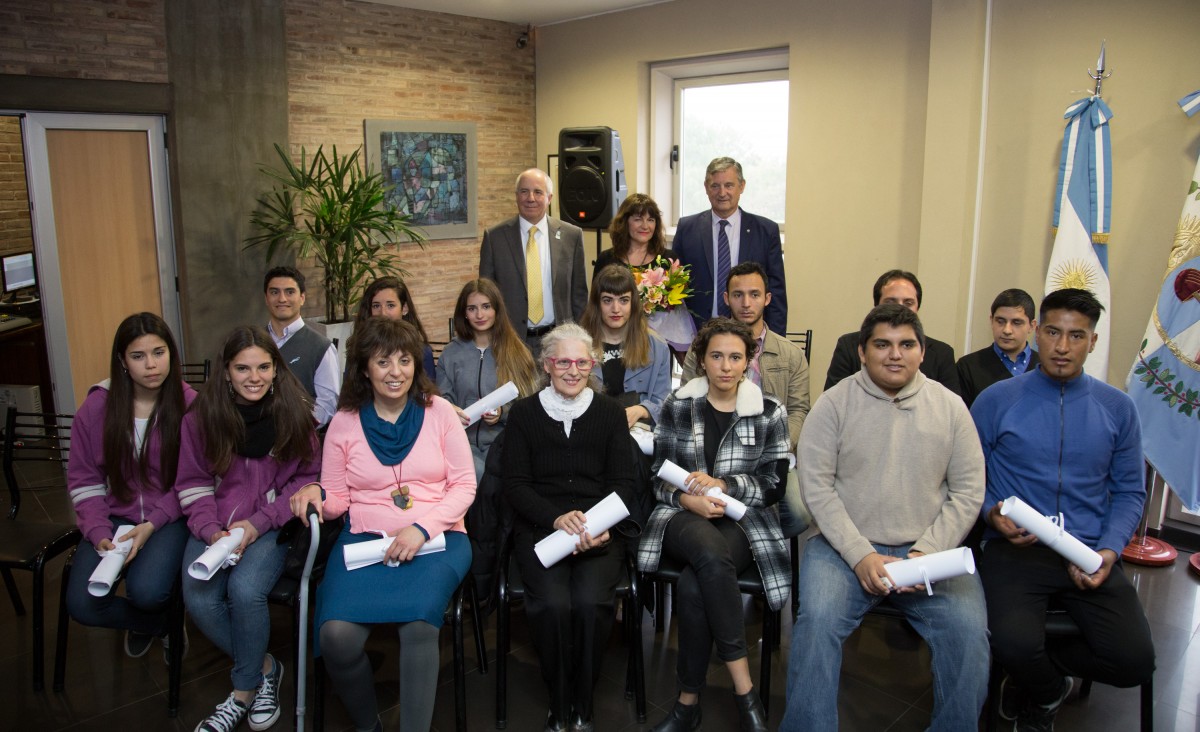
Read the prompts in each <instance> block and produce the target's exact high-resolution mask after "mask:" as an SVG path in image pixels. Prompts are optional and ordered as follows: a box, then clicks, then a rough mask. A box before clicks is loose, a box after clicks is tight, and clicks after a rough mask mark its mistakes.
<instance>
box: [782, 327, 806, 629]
mask: <svg viewBox="0 0 1200 732" xmlns="http://www.w3.org/2000/svg"><path fill="white" fill-rule="evenodd" d="M786 337H787V339H788V340H789V341H791V342H792V343H794V344H796V345H797V346H799V347H800V350H802V351H804V360H805V361H807V362H808V363H809V364H811V363H812V328H809V329H808V330H800V331H789V332H788V334H787V336H786ZM788 546H790V547H791V551H792V588H793V590H794V589H795V588H796V586H797V585H799V584H800V537H799V536H793V537H792V538H791V539H789V540H788ZM798 612H800V596H799V595H797V594H796V593H795V592H792V617H795V616H796V613H798Z"/></svg>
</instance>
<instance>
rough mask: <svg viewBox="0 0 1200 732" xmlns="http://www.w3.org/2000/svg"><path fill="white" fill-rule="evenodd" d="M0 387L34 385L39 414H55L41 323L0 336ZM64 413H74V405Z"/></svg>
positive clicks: (44, 334) (38, 321) (44, 337)
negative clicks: (39, 396) (39, 394)
mask: <svg viewBox="0 0 1200 732" xmlns="http://www.w3.org/2000/svg"><path fill="white" fill-rule="evenodd" d="M0 384H30V385H36V386H37V387H39V391H41V393H42V394H41V395H42V411H44V412H54V411H56V410H55V408H54V384H53V381H52V380H51V377H50V357H49V355H48V354H47V353H46V331H45V329H44V328H42V321H41V320H34V321H33V322H32V323H30V324H29V325H26V326H23V327H20V328H13V329H12V330H8V331H4V332H3V333H0ZM67 411H70V412H74V411H75V405H74V404H71V405H68V407H67Z"/></svg>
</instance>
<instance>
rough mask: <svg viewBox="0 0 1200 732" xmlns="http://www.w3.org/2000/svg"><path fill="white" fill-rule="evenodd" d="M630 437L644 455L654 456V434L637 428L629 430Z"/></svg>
mask: <svg viewBox="0 0 1200 732" xmlns="http://www.w3.org/2000/svg"><path fill="white" fill-rule="evenodd" d="M629 436H630V437H632V438H633V441H634V442H636V443H637V445H638V447H640V448H641V450H642V454H643V455H650V456H653V455H654V433H653V432H650V431H649V430H640V429H637V428H636V427H635V428H633V429H631V430H629Z"/></svg>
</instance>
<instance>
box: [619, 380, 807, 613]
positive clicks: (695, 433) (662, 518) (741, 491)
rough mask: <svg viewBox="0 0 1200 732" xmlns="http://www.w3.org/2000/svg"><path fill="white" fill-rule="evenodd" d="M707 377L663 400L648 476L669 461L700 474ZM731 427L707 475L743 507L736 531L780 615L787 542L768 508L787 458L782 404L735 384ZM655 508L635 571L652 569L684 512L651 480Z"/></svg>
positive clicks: (787, 578)
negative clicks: (667, 535) (782, 462)
mask: <svg viewBox="0 0 1200 732" xmlns="http://www.w3.org/2000/svg"><path fill="white" fill-rule="evenodd" d="M707 394H708V379H706V378H704V377H700V378H696V379H692V380H691V381H689V382H688V383H687V384H685V385H683V386H681V387H680V388H679V389H678V390H676V391H675V393H674V394H672V395H671V396H669V397H667V401H666V402H665V403H664V404H663V408H662V415H661V416H660V418H659V420H658V424H657V426H655V428H654V467H653V474H654V475H656V476H657V475H658V469H659V468H660V467H661V466H662V464H663V461H665V460H670V461H671V462H673V463H675V464H677V465H679V466H680V467H682V468H683V469H685V470H689V471H692V470H703V469H704V466H705V460H704V411H703V410H704V405H705V403H706V402H707ZM734 415H735V416H734V422H733V425H732V426H731V427H730V428H729V431H728V432H727V433H726V434H725V437H724V438H722V440H721V444H720V446H719V447H718V448H717V457H716V462H715V465H714V470H713V477H714V478H721V479H723V480H724V481H725V483H726V485H727V486H728V493H729V495H731V496H733V497H734V498H736V499H738V500H739V501H741V502H743V503H745V504H746V507H747V511H746V515H745V516H744V517H742V520H741V521H739V522H738V526H740V527H741V528H742V530H743V531H744V532H746V537H747V538H748V539H749V540H750V551H751V553H752V554H753V555H754V562H755V564H757V565H758V570H759V572H760V573H761V574H762V578H763V587H764V588H765V589H766V594H767V604H768V605H770V607H771V609H772V610H779V609H780V608H782V607H783V604H784V602H786V601H787V597H788V591H789V589H790V584H791V569H790V567H791V565H790V563H789V558H788V548H787V543H786V542H785V541H784V538H783V532H782V531H780V528H779V513H778V511H777V510H776V509H775V507H774V504H775V503H776V501H778V499H779V497H780V495H782V488H783V487H782V486H780V485H778V484H777V483H778V476H777V474H776V472H775V465H776V462H775V461H777V460H787V456H788V425H787V415H786V413H785V410H784V408H783V405H782V404H780V403H779V401H778V400H777V399H775V398H774V397H772V396H764V395H763V393H762V390H761V389H759V388H758V387H757V386H755V385H754V384H753V383H751V382H749V381H743V382H742V383H741V384H739V385H738V394H737V403H736V405H735V407H734ZM654 493H655V496H656V497H657V499H658V505H657V506H656V507H655V508H654V512H653V513H652V514H650V520H649V521H648V522H647V524H646V528H645V530H644V531H643V532H642V538H641V543H640V544H639V546H638V569H640V570H642V571H643V572H650V571H653V570H654V569H657V568H658V563H659V561H660V560H661V557H662V543H663V534H664V533H665V532H666V530H667V523H668V522H669V521H670V520H671V519H672V518H673V517H674V516H675V514H677V513H679V512H680V511H683V510H685V509H683V508H681V507H680V505H679V494H678V491H677V489H676V488H675V487H674V486H672V485H670V484H669V483H667V482H665V481H663V480H662V479H661V478H657V477H656V478H655V479H654Z"/></svg>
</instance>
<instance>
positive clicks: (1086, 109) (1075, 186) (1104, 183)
mask: <svg viewBox="0 0 1200 732" xmlns="http://www.w3.org/2000/svg"><path fill="white" fill-rule="evenodd" d="M1063 117H1064V118H1066V120H1067V128H1066V132H1065V133H1064V134H1063V143H1062V159H1061V161H1060V162H1059V167H1058V198H1057V200H1056V201H1055V202H1054V226H1055V227H1056V232H1055V236H1054V250H1053V251H1052V252H1051V254H1050V264H1049V265H1048V266H1047V268H1046V287H1045V294H1047V295H1048V294H1050V293H1051V292H1054V291H1055V290H1061V289H1063V288H1066V287H1076V288H1079V289H1083V290H1090V291H1091V293H1092V294H1093V295H1095V296H1096V299H1097V300H1099V301H1100V303H1101V304H1102V305H1104V314H1103V315H1101V316H1100V322H1099V323H1097V324H1096V334H1097V336H1098V337H1097V338H1096V348H1095V350H1094V351H1093V352H1092V355H1090V356H1089V357H1088V360H1087V363H1086V364H1085V365H1084V368H1085V370H1086V371H1087V373H1088V374H1090V375H1091V376H1094V377H1095V378H1097V379H1100V380H1101V381H1104V380H1106V378H1107V376H1108V347H1109V340H1110V339H1109V331H1110V328H1109V324H1110V323H1111V322H1112V305H1111V299H1112V298H1111V294H1110V292H1109V285H1108V249H1107V247H1108V230H1109V215H1110V213H1111V209H1112V169H1111V159H1112V143H1111V141H1110V139H1109V128H1108V121H1109V120H1110V119H1112V110H1111V109H1109V108H1108V105H1107V104H1105V103H1104V101H1103V100H1102V99H1100V97H1089V98H1087V99H1080V100H1079V101H1078V102H1075V103H1074V104H1072V105H1071V106H1070V107H1068V108H1067V111H1066V114H1064V115H1063ZM1039 315H1040V313H1039Z"/></svg>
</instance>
